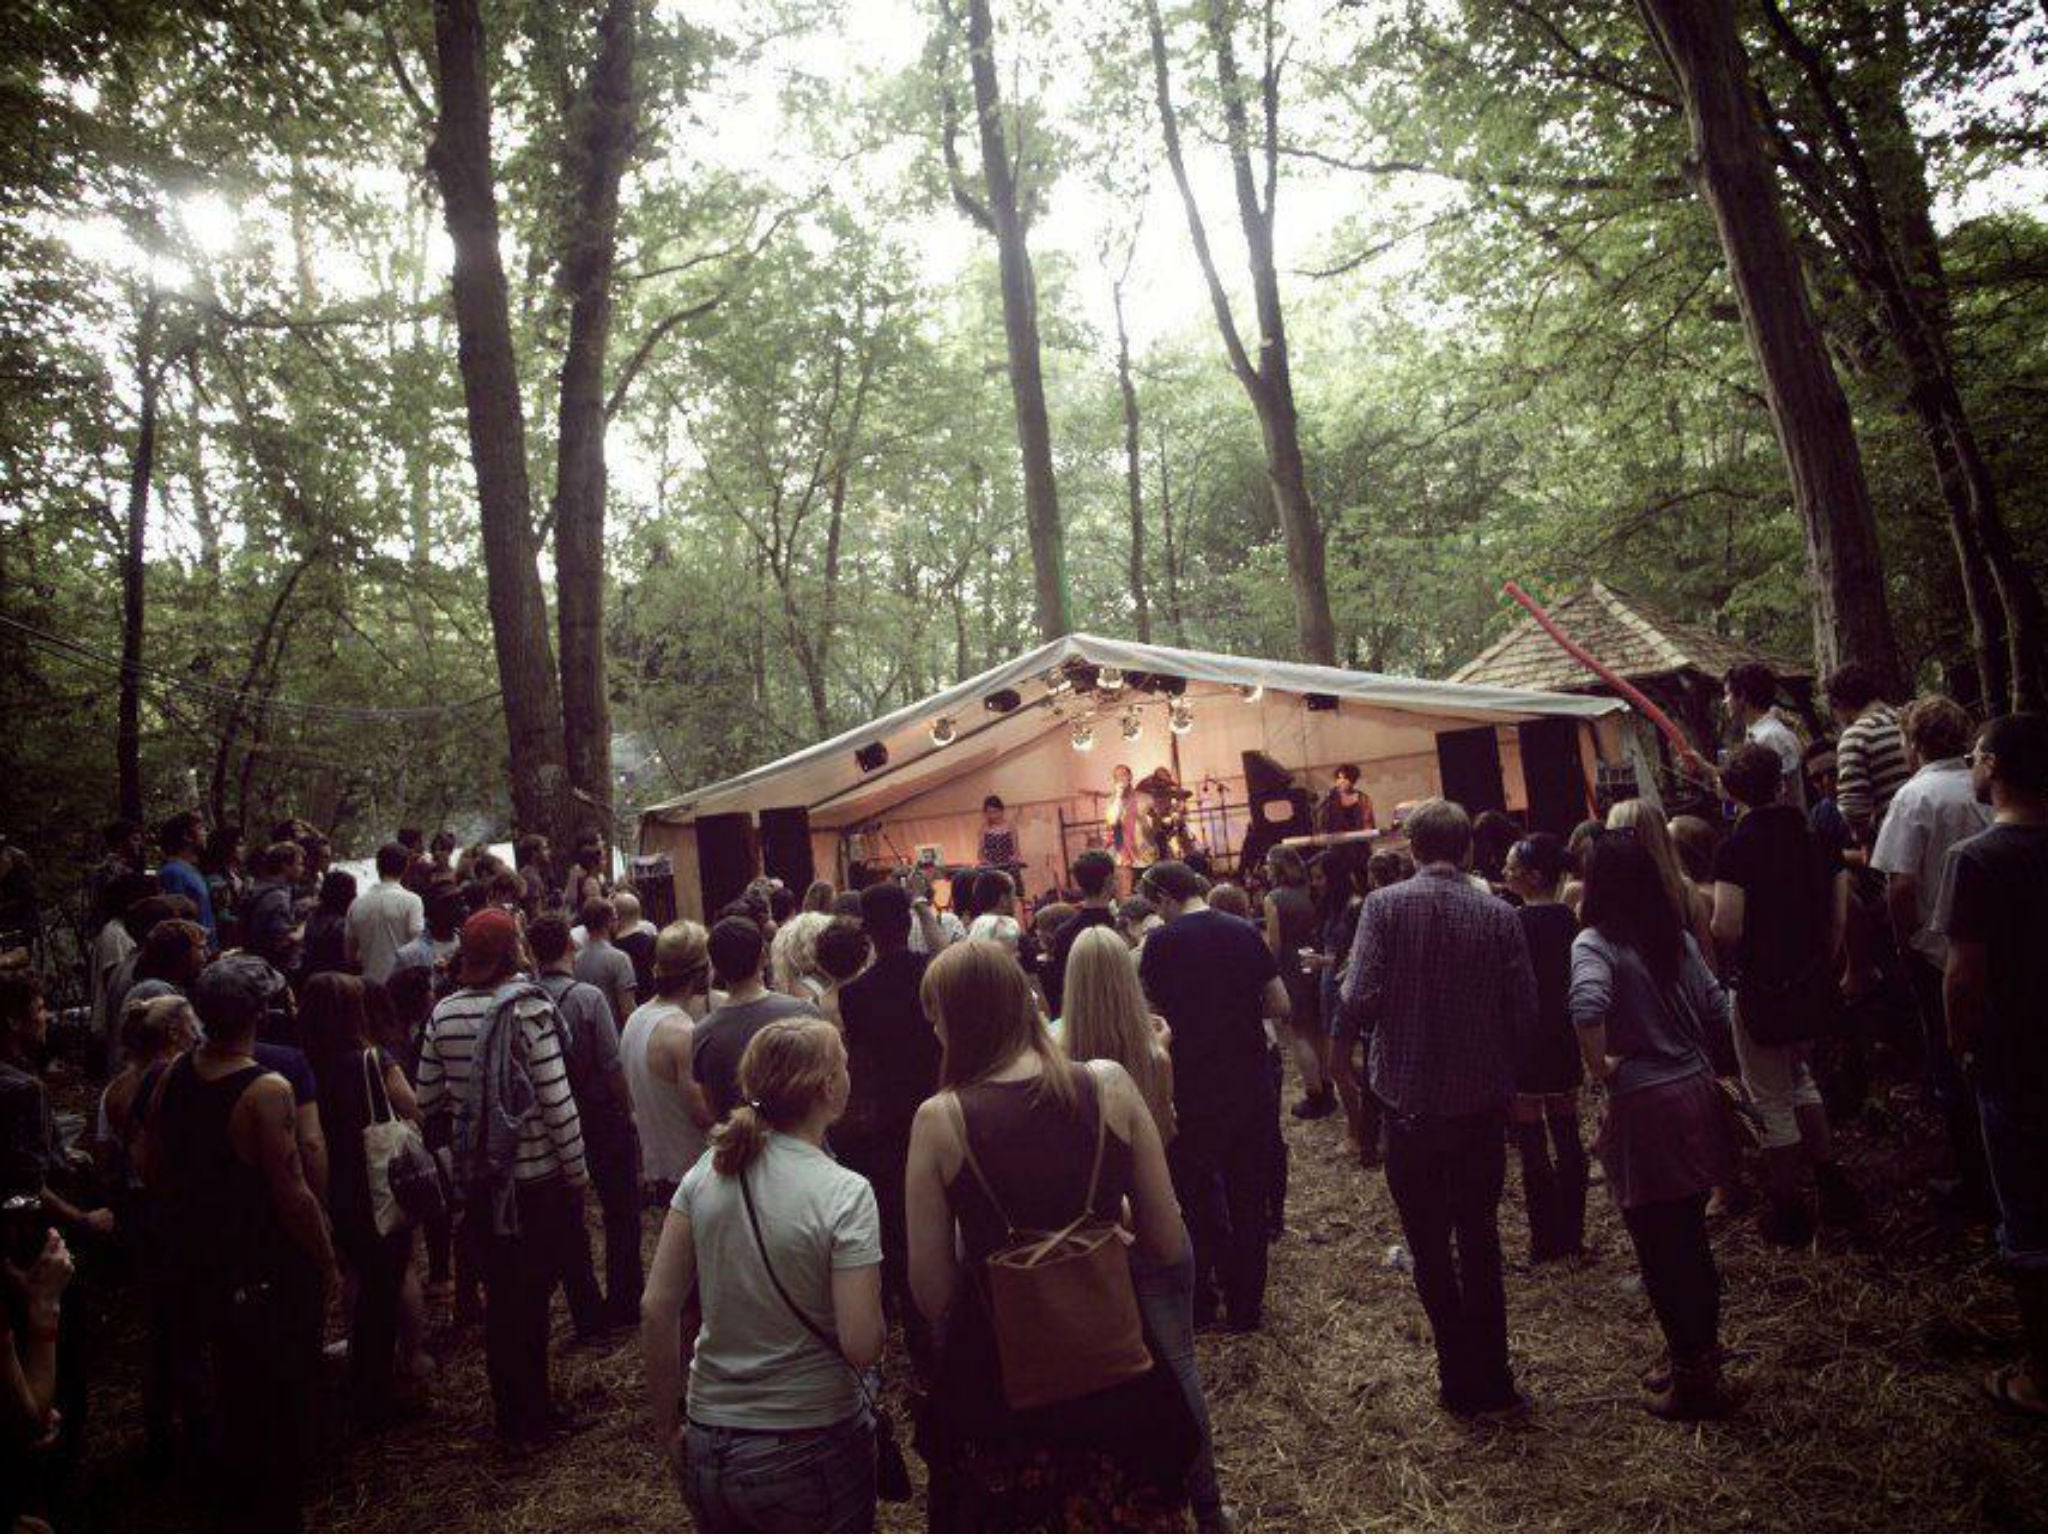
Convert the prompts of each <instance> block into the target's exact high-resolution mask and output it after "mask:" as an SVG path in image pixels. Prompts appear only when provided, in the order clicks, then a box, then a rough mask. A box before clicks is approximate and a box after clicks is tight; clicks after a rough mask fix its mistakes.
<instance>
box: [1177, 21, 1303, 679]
mask: <svg viewBox="0 0 2048 1536" xmlns="http://www.w3.org/2000/svg"><path fill="white" fill-rule="evenodd" d="M1204 5H1205V11H1204V18H1203V19H1204V29H1205V31H1206V34H1207V38H1208V45H1209V50H1210V52H1211V54H1212V55H1213V57H1214V61H1215V68H1216V85H1217V89H1218V91H1219V92H1220V94H1221V98H1222V109H1223V141H1224V147H1225V148H1226V149H1227V151H1228V152H1229V156H1230V169H1231V179H1232V182H1233V184H1234V186H1235V187H1236V191H1237V216H1238V225H1239V227H1240V228H1241V229H1242V231H1243V234H1244V245H1245V256H1246V258H1247V261H1248V263H1249V265H1250V268H1251V279H1252V304H1253V309H1254V311H1255V313H1256V314H1257V317H1258V326H1259V355H1258V360H1257V361H1256V362H1254V361H1253V360H1252V356H1251V353H1250V351H1249V350H1248V349H1247V348H1246V346H1245V344H1244V339H1243V337H1242V335H1241V334H1240V332H1239V330H1238V326H1237V320H1236V317H1235V316H1234V315H1233V314H1232V311H1231V306H1230V296H1229V294H1228V293H1227V292H1226V291H1225V290H1224V287H1223V279H1222V277H1221V275H1220V274H1219V273H1218V271H1217V267H1216V259H1215V256H1214V254H1213V253H1212V251H1211V249H1210V245H1209V233H1208V229H1207V226H1206V225H1205V223H1204V222H1203V218H1202V208H1201V203H1200V202H1199V201H1198V200H1197V198H1196V196H1195V190H1194V186H1193V184H1192V182H1190V180H1189V178H1188V168H1187V160H1186V156H1185V155H1184V154H1183V152H1182V149H1181V131H1180V115H1179V112H1178V110H1177V109H1176V107H1175V105H1174V97H1173V69H1172V64H1171V62H1170V60H1169V58H1168V54H1167V46H1166V26H1165V23H1164V22H1163V21H1162V20H1161V19H1160V14H1159V0H1145V24H1146V27H1147V29H1148V31H1149V33H1150V36H1151V44H1152V72H1153V87H1154V94H1155V95H1156V97H1157V100H1158V105H1159V126H1160V132H1161V134H1162V135H1163V137H1164V139H1165V143H1166V161H1167V165H1168V166H1169V167H1170V168H1171V170H1172V171H1173V180H1174V184H1175V186H1177V187H1178V188H1179V189H1180V199H1181V206H1182V208H1183V209H1184V210H1185V211H1186V213H1187V221H1188V237H1189V239H1190V240H1191V241H1192V242H1193V244H1194V247H1195V256H1196V258H1197V260H1199V261H1200V263H1201V266H1202V277H1203V279H1204V280H1205V281H1206V282H1207V284H1208V286H1209V302H1210V306H1211V307H1212V308H1213V309H1214V310H1215V312H1216V326H1217V329H1218V330H1219V331H1221V332H1222V335H1223V350H1224V352H1225V353H1226V354H1227V355H1228V357H1229V359H1230V371H1231V372H1232V373H1233V374H1235V375H1236V376H1237V381H1238V383H1239V384H1241V385H1242V386H1243V387H1244V392H1245V395H1246V397H1247V398H1248V399H1249V400H1250V401H1251V404H1252V410H1253V411H1254V412H1255V413H1256V414H1257V416H1258V419H1259V435H1260V438H1261V439H1262V441H1263V443H1264V446H1265V452H1266V475H1267V478H1268V480H1270V481H1271V483H1272V490H1273V509H1274V511H1275V513H1276V514H1277V515H1278V517H1279V520H1280V531H1281V534H1282V536H1283V538H1284V539H1285V541H1286V545H1287V574H1288V581H1289V585H1290V586H1291V588H1292V590H1293V594H1294V614H1295V626H1296V629H1297V632H1298V636H1299V643H1300V646H1301V654H1302V656H1303V658H1304V659H1305V660H1308V661H1313V662H1321V663H1323V664H1324V665H1326V666H1334V665H1335V664H1336V661H1337V627H1336V623H1335V621H1334V620H1333V619H1332V618H1331V616H1330V585H1329V577H1328V574H1327V571H1326V569H1325V559H1324V549H1323V525H1322V520H1321V518H1320V516H1319V515H1318V514H1317V512H1316V505H1315V499H1314V497H1313V496H1312V495H1311V494H1310V492H1309V484H1308V466H1307V462H1306V461H1305V460H1304V458H1303V457H1302V451H1301V419H1300V415H1299V413H1298V412H1297V410H1296V408H1295V403H1294V373H1293V367H1292V364H1291V363H1290V360H1289V358H1288V353H1287V320H1286V313H1285V311H1284V310H1283V308H1282V307H1281V303H1280V271H1279V267H1278V265H1277V263H1276V262H1275V260H1274V255H1273V215H1274V205H1275V203H1276V201H1277V199H1278V195H1279V190H1280V68H1281V60H1280V57H1279V55H1278V53H1277V52H1276V48H1275V28H1274V17H1273V0H1265V5H1264V8H1263V11H1262V24H1263V28H1262V40H1263V59H1262V63H1261V67H1260V72H1259V78H1258V82H1257V99H1258V106H1259V116H1260V143H1259V145H1258V147H1257V148H1258V153H1259V155H1260V157H1261V159H1262V161H1263V185H1262V178H1261V173H1260V169H1259V168H1257V167H1255V166H1254V164H1253V153H1254V146H1253V143H1252V130H1251V120H1250V106H1249V101H1250V95H1251V92H1250V89H1249V88H1248V86H1247V84H1246V82H1245V79H1244V77H1243V73H1242V71H1241V70H1240V69H1239V67H1238V62H1237V44H1236V38H1235V30H1236V22H1237V6H1236V4H1235V3H1234V0H1204Z"/></svg>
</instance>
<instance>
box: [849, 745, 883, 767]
mask: <svg viewBox="0 0 2048 1536" xmlns="http://www.w3.org/2000/svg"><path fill="white" fill-rule="evenodd" d="M853 760H854V761H855V762H856V763H858V764H859V765H860V771H861V772H862V773H873V772H874V771H875V770H876V769H877V768H879V767H881V766H882V765H883V764H884V763H886V762H888V761H889V748H888V746H887V744H886V743H884V742H879V741H871V742H869V743H868V744H867V745H866V746H864V747H860V748H857V749H856V750H855V752H854V754H853Z"/></svg>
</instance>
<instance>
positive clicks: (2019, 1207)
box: [1977, 1088, 2048, 1273]
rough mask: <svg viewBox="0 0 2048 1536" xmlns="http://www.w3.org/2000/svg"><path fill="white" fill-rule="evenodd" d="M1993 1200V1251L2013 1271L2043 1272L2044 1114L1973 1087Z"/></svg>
mask: <svg viewBox="0 0 2048 1536" xmlns="http://www.w3.org/2000/svg"><path fill="white" fill-rule="evenodd" d="M1977 1108H1978V1112H1979V1115H1980V1117H1981V1118H1982V1120H1983V1123H1984V1151H1985V1154H1986V1157H1987V1159H1988V1160H1989V1162H1990V1164H1991V1189H1992V1193H1993V1194H1994V1195H1995V1196H1996V1197H1997V1200H1998V1251H1999V1254H2000V1255H2001V1256H2002V1257H2003V1258H2004V1259H2005V1262H2006V1263H2007V1264H2009V1265H2011V1266H2012V1267H2013V1268H2014V1269H2024V1270H2032V1271H2035V1272H2036V1273H2048V1113H2044V1112H2043V1110H2042V1109H2040V1108H2039V1107H2033V1108H2029V1107H2028V1106H2026V1105H2022V1104H2015V1103H2009V1102H2006V1101H2005V1100H2002V1099H2000V1098H1997V1097H1995V1096H1993V1095H1992V1094H1990V1093H1987V1092H1986V1091H1984V1090H1983V1089H1982V1088H1979V1089H1978V1090H1977Z"/></svg>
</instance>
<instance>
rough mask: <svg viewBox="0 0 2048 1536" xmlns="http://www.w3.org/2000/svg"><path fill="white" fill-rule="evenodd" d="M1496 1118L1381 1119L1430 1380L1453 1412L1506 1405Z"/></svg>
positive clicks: (1503, 1171) (1503, 1138)
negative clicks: (1429, 1337) (1432, 1369)
mask: <svg viewBox="0 0 2048 1536" xmlns="http://www.w3.org/2000/svg"><path fill="white" fill-rule="evenodd" d="M1506 1118H1507V1117H1506V1116H1505V1115H1504V1114H1501V1113H1498V1112H1494V1113H1487V1114H1478V1115H1464V1116H1459V1117H1457V1118H1453V1119H1441V1118H1437V1117H1434V1116H1429V1115H1404V1114H1400V1113H1397V1112H1392V1111H1390V1112H1389V1113H1388V1115H1387V1188H1388V1190H1389V1191H1390V1192H1391V1193H1392V1194H1393V1197H1394V1205H1395V1208H1396V1209H1398V1210H1399V1211H1400V1213H1401V1229H1402V1231H1403V1232H1404V1233H1406V1234H1407V1238H1408V1252H1409V1254H1410V1255H1411V1256H1412V1258H1413V1259H1414V1262H1415V1289H1416V1292H1417V1293H1418V1294H1419V1295H1420V1296H1421V1297H1422V1309H1423V1310H1424V1311H1425V1312H1427V1313H1428V1314H1429V1326H1430V1332H1431V1333H1432V1334H1433V1335H1434V1336H1435V1340H1436V1366H1437V1382H1438V1385H1439V1386H1440V1387H1441V1389H1442V1396H1443V1402H1444V1405H1445V1406H1446V1407H1448V1408H1450V1409H1452V1410H1453V1411H1454V1412H1461V1413H1477V1412H1484V1411H1485V1410H1487V1409H1491V1408H1503V1407H1507V1406H1509V1405H1510V1404H1512V1403H1513V1402H1514V1401H1515V1400H1516V1393H1515V1382H1514V1376H1513V1374H1512V1373H1511V1372H1510V1371H1509V1369H1508V1311H1507V1293H1506V1291H1505V1289H1504V1287H1503V1284H1502V1280H1501V1258H1500V1194H1501V1186H1502V1185H1503V1184H1504V1183H1505V1182H1506V1180H1507V1135H1506ZM1454 1244H1455V1252H1454Z"/></svg>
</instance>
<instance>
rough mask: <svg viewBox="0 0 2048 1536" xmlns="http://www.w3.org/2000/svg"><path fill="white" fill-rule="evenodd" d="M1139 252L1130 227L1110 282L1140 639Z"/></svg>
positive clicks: (1147, 623)
mask: <svg viewBox="0 0 2048 1536" xmlns="http://www.w3.org/2000/svg"><path fill="white" fill-rule="evenodd" d="M1137 254H1138V231H1137V229H1135V228H1134V229H1133V230H1132V231H1131V239H1130V244H1129V245H1128V246H1127V247H1126V248H1125V250H1124V264H1123V268H1122V270H1121V271H1119V272H1118V273H1117V275H1116V276H1115V278H1114V279H1112V280H1111V282H1110V285H1109V299H1110V308H1111V310H1112V311H1113V312H1114V313H1115V315H1116V389H1117V398H1118V399H1119V400H1120V401H1121V402H1122V405H1123V413H1124V499H1125V503H1126V507H1127V510H1128V512H1129V514H1130V527H1131V558H1130V576H1131V608H1132V619H1133V622H1134V624H1135V626H1136V629H1137V633H1138V639H1139V640H1140V641H1141V642H1144V641H1149V640H1150V639H1151V638H1152V606H1151V603H1150V601H1149V600H1148V598H1147V596H1146V592H1145V461H1144V457H1143V453H1142V450H1141V448H1140V428H1141V426H1142V423H1141V422H1140V420H1139V416H1138V381H1137V377H1136V375H1135V374H1134V373H1133V372H1132V369H1131V331H1130V327H1129V325H1127V324H1126V323H1125V321H1124V291H1125V289H1126V288H1128V287H1129V286H1130V281H1131V263H1132V261H1133V260H1134V259H1135V258H1136V257H1137Z"/></svg>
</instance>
